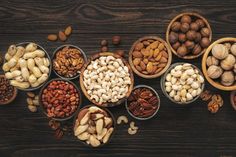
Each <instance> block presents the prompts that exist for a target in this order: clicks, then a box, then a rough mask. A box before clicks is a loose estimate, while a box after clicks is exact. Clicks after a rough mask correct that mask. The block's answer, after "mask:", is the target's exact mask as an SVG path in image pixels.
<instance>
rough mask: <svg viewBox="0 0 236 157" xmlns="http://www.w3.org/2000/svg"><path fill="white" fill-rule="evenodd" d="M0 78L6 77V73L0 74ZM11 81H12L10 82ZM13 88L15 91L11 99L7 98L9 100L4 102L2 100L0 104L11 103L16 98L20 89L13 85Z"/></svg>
mask: <svg viewBox="0 0 236 157" xmlns="http://www.w3.org/2000/svg"><path fill="white" fill-rule="evenodd" d="M0 78H5V79H6V77H5V75H0ZM9 83H10V82H9ZM13 89H14V93H13V96H12V97H11V99H9V100H7V101H4V102H0V105H6V104H10V103H11V102H12V101H13V100H15V98H16V96H17V94H18V90H17V88H16V87H14V86H13Z"/></svg>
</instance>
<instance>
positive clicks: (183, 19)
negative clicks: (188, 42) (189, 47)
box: [180, 15, 192, 24]
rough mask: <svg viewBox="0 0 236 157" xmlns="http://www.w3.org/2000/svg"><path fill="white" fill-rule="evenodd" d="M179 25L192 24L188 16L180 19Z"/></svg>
mask: <svg viewBox="0 0 236 157" xmlns="http://www.w3.org/2000/svg"><path fill="white" fill-rule="evenodd" d="M180 21H181V23H188V24H190V23H191V22H192V19H191V17H190V16H189V15H184V16H182V17H181V20H180Z"/></svg>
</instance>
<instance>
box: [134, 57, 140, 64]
mask: <svg viewBox="0 0 236 157" xmlns="http://www.w3.org/2000/svg"><path fill="white" fill-rule="evenodd" d="M140 61H141V58H135V59H134V60H133V64H134V65H139V63H140Z"/></svg>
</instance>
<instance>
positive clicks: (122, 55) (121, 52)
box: [115, 50, 125, 57]
mask: <svg viewBox="0 0 236 157" xmlns="http://www.w3.org/2000/svg"><path fill="white" fill-rule="evenodd" d="M115 54H117V55H119V56H121V57H124V56H125V51H124V50H116V51H115Z"/></svg>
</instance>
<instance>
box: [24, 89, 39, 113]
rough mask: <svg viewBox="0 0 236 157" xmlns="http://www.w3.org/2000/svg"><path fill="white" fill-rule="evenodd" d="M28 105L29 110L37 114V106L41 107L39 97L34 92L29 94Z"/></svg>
mask: <svg viewBox="0 0 236 157" xmlns="http://www.w3.org/2000/svg"><path fill="white" fill-rule="evenodd" d="M26 94H27V96H28V97H27V99H26V101H27V105H28V109H29V110H30V111H31V112H37V106H39V96H38V95H36V94H35V93H33V92H27V93H26Z"/></svg>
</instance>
